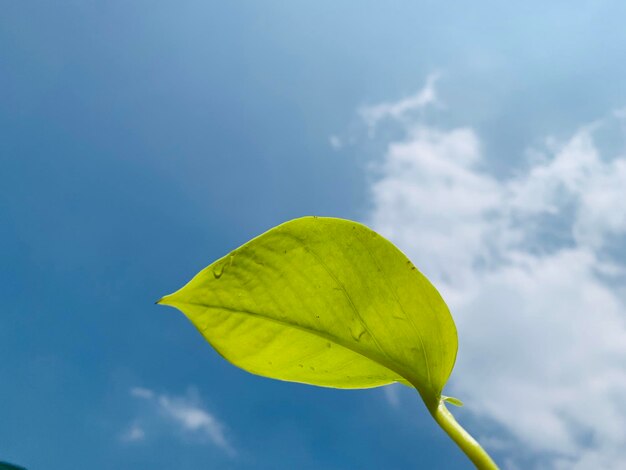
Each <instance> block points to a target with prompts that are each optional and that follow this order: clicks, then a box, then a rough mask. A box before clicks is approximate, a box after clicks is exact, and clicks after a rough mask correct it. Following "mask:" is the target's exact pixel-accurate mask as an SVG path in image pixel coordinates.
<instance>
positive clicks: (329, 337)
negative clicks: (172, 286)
mask: <svg viewBox="0 0 626 470" xmlns="http://www.w3.org/2000/svg"><path fill="white" fill-rule="evenodd" d="M171 305H172V306H177V305H181V306H182V305H189V306H192V307H201V308H206V309H213V310H225V311H227V312H230V313H233V314H239V315H249V316H251V317H255V318H260V319H262V320H265V321H269V322H272V323H277V324H279V325H282V326H285V327H288V328H293V329H296V330H300V331H303V332H305V333H308V334H310V335H313V336H317V337H319V338H323V339H325V340H327V341H331V342H333V343H335V344H337V345H339V346H341V347H343V348H345V349H347V350H349V351H352V352H353V353H355V354H358V355H359V356H361V357H364V358H365V359H368V360H370V361H372V362H374V363H376V364H379V365H381V366H383V367H385V368H386V369H388V370H390V371H391V372H393V373H394V374H396V375H398V377H399V378H401V379H404V380H406V381H407V382H408V383H411V380H410V379H409V378H408V377H406V376H405V375H404V374H402V373H400V372H399V371H398V370H397V369H396V368H395V367H394V366H393V364H389V363H387V361H384V360H381V359H380V358H379V357H376V356H373V355H370V354H367V353H364V352H362V351H359V350H357V349H355V348H354V347H352V344H350V343H349V342H346V341H343V340H341V339H340V338H338V337H336V336H332V335H329V334H328V333H325V332H323V331H320V330H316V329H314V328H310V327H307V326H304V325H300V324H297V323H290V322H288V321H285V320H281V319H279V318H274V317H271V316H268V315H267V314H264V313H259V312H254V311H252V310H245V309H239V308H234V307H226V306H222V305H207V304H201V303H198V302H188V301H176V302H173V303H172V304H171ZM208 328H209V327H208V326H207V327H206V328H205V330H206V329H208ZM203 331H204V330H203ZM396 382H398V381H396Z"/></svg>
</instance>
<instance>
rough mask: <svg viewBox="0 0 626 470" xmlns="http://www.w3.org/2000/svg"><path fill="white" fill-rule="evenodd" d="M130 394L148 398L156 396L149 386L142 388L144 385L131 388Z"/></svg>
mask: <svg viewBox="0 0 626 470" xmlns="http://www.w3.org/2000/svg"><path fill="white" fill-rule="evenodd" d="M130 394H131V395H132V396H133V397H137V398H144V399H146V400H150V399H152V398H154V392H153V391H152V390H149V389H147V388H142V387H133V388H131V389H130Z"/></svg>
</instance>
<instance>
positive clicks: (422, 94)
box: [358, 73, 439, 132]
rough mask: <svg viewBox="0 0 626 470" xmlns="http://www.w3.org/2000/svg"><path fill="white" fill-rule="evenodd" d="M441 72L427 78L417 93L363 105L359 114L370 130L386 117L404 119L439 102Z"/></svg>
mask: <svg viewBox="0 0 626 470" xmlns="http://www.w3.org/2000/svg"><path fill="white" fill-rule="evenodd" d="M438 79H439V74H436V73H433V74H431V75H429V76H428V78H427V79H426V84H425V85H424V87H423V88H422V89H421V90H419V91H418V92H417V93H415V94H413V95H410V96H407V97H405V98H403V99H401V100H399V101H389V102H384V103H378V104H375V105H370V106H362V107H361V108H360V109H359V110H358V113H359V116H360V117H361V118H362V119H363V121H365V123H366V124H367V126H368V128H369V129H370V132H373V131H374V129H375V127H376V126H377V125H378V124H379V123H380V122H381V121H383V120H385V119H392V120H396V121H402V120H405V119H408V118H410V117H411V115H412V113H414V112H415V111H417V110H420V109H423V108H425V107H427V106H429V105H432V104H435V103H436V102H437V93H436V89H435V84H436V82H437V80H438Z"/></svg>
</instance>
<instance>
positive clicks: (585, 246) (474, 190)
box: [365, 91, 626, 470]
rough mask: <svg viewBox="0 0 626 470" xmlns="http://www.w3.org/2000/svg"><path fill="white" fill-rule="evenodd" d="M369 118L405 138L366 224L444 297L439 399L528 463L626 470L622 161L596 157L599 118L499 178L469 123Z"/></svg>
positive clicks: (388, 160) (390, 152)
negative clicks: (449, 347) (445, 390)
mask: <svg viewBox="0 0 626 470" xmlns="http://www.w3.org/2000/svg"><path fill="white" fill-rule="evenodd" d="M432 96H436V94H435V92H434V91H432ZM373 109H379V110H383V109H384V110H399V109H404V108H402V106H400V103H398V104H396V105H394V104H390V103H385V105H384V107H379V108H377V107H373ZM378 115H385V116H388V117H391V118H397V119H398V123H399V124H400V125H402V126H403V128H404V129H405V131H406V134H405V137H404V138H403V139H402V140H400V141H394V142H390V143H389V144H388V146H387V151H386V154H385V155H384V158H383V161H382V162H381V163H380V165H379V166H378V167H377V175H376V178H375V182H374V184H373V185H372V188H371V191H372V198H373V209H372V212H371V214H370V217H369V218H370V220H369V222H370V224H371V225H372V226H373V227H374V228H375V229H376V230H378V231H380V232H381V233H383V234H384V235H386V236H388V237H389V238H390V239H392V240H393V241H394V242H395V243H396V244H398V246H399V247H400V248H401V249H402V250H403V251H405V252H406V253H407V254H408V255H409V256H410V257H411V258H412V259H413V261H414V262H415V264H416V265H417V266H419V267H420V268H421V270H422V271H423V272H424V273H425V274H426V275H427V276H428V277H429V278H430V279H431V280H432V281H433V282H434V283H435V285H437V286H438V287H439V289H440V290H441V291H442V294H443V295H444V298H446V300H447V301H448V303H449V304H450V307H451V310H452V312H453V315H454V317H455V320H456V323H457V326H458V330H459V341H460V348H459V356H458V360H457V365H456V367H455V371H454V373H453V380H452V382H451V384H450V389H451V392H452V393H451V394H452V395H454V396H458V397H459V398H461V399H462V400H463V401H464V402H465V403H466V409H467V410H469V411H470V412H473V413H475V414H476V416H478V417H481V418H484V419H487V420H493V422H495V423H497V424H498V425H499V426H501V427H503V428H504V429H505V430H506V431H508V433H509V434H510V436H509V439H510V441H511V443H512V444H514V445H515V446H517V447H518V448H521V449H526V450H527V451H528V453H529V455H527V456H526V457H528V456H530V457H533V456H535V457H538V462H539V463H538V464H537V468H555V469H560V468H576V469H580V470H584V469H596V468H626V402H625V401H624V397H625V396H626V309H625V306H626V299H625V296H624V290H620V288H619V287H617V286H618V285H619V284H620V282H621V284H622V285H623V281H624V280H626V276H625V275H624V273H625V272H626V270H625V269H626V266H624V260H623V259H622V260H621V261H620V259H616V257H615V256H614V255H613V256H611V253H613V254H614V253H615V247H616V246H619V245H618V242H621V244H622V245H621V246H622V247H623V246H624V244H623V242H624V240H626V157H623V156H622V157H620V156H617V157H612V158H608V156H603V155H600V152H599V151H598V148H597V146H596V145H595V142H594V132H596V129H597V128H598V127H599V126H606V125H607V124H606V122H605V123H603V124H594V125H591V126H585V127H583V128H581V129H580V130H578V131H577V132H575V133H574V135H573V136H572V137H571V138H570V139H568V140H567V141H566V142H563V143H560V144H559V143H555V142H554V141H553V140H552V141H548V142H549V145H547V146H546V149H542V150H541V152H539V153H538V152H536V151H535V152H534V155H535V156H536V155H538V154H539V155H540V157H541V158H539V159H537V158H535V159H533V160H530V159H529V161H528V162H527V167H526V168H525V169H524V170H522V171H520V172H519V173H518V174H517V175H516V176H514V177H510V178H507V179H502V178H497V177H495V176H494V175H493V174H492V173H490V172H489V168H488V165H487V161H486V160H485V158H484V156H483V153H482V151H481V140H480V138H479V137H478V135H477V134H476V132H475V131H474V130H473V129H471V128H469V127H468V128H457V129H438V128H434V127H431V126H428V125H425V124H423V123H421V122H419V120H417V119H416V118H413V119H407V118H406V115H405V114H404V113H402V112H400V111H397V112H392V111H385V112H384V113H383V111H379V113H378ZM365 119H366V123H367V124H368V125H371V123H372V122H373V123H374V124H373V125H375V124H376V122H377V121H376V119H373V118H371V116H370V120H369V121H368V119H367V117H366V116H365ZM529 155H533V154H531V153H530V152H529ZM611 250H612V251H611ZM620 253H621V256H622V257H624V258H626V256H625V255H626V253H625V252H624V249H623V248H622V249H621V251H620ZM487 437H488V438H490V439H491V440H493V439H495V438H497V440H498V441H499V442H502V437H501V436H487ZM511 458H512V459H514V457H511ZM509 465H510V466H511V468H513V466H514V465H515V461H514V460H511V463H510V464H509ZM518 465H519V464H518Z"/></svg>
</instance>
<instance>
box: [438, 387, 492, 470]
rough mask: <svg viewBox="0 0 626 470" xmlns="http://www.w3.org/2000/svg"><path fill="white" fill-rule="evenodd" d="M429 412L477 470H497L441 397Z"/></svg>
mask: <svg viewBox="0 0 626 470" xmlns="http://www.w3.org/2000/svg"><path fill="white" fill-rule="evenodd" d="M429 411H430V414H431V415H432V416H433V418H435V421H437V424H439V426H441V427H442V428H443V430H444V431H445V432H446V433H447V434H448V436H450V437H451V438H452V440H453V441H454V442H456V445H458V446H459V447H460V448H461V450H462V451H463V452H464V453H465V455H467V456H468V457H469V459H470V460H471V461H472V463H473V464H474V465H475V466H476V468H477V469H479V470H498V466H497V465H496V464H495V462H494V461H493V460H492V459H491V457H490V456H489V454H488V453H487V452H485V450H484V449H483V448H482V447H481V446H480V444H479V443H478V442H476V439H474V438H473V437H472V436H471V435H470V434H469V433H468V432H467V431H466V430H465V429H463V428H462V427H461V425H460V424H459V423H458V422H457V420H456V419H454V416H452V413H450V412H449V411H448V409H447V408H446V404H445V402H444V400H443V399H440V400H439V403H438V404H437V406H436V407H433V408H430V407H429Z"/></svg>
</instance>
